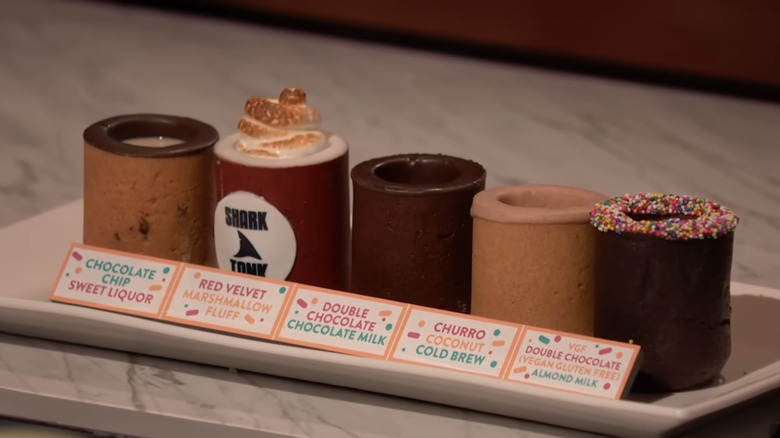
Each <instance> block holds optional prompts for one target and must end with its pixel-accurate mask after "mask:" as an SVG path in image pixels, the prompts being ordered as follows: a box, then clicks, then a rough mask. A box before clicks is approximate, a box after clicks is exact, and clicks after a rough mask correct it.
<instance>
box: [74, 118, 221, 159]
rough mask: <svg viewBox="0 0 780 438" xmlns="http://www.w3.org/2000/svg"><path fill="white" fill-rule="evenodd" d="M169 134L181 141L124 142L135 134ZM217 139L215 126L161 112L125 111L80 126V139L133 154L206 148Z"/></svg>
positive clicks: (154, 154) (163, 154)
mask: <svg viewBox="0 0 780 438" xmlns="http://www.w3.org/2000/svg"><path fill="white" fill-rule="evenodd" d="M155 136H163V137H173V138H178V139H180V140H182V143H179V144H175V145H172V146H165V147H144V146H136V145H131V144H127V143H124V140H127V139H131V138H137V137H155ZM218 140H219V133H218V132H217V130H216V129H215V128H214V127H213V126H211V125H209V124H207V123H203V122H201V121H198V120H195V119H190V118H187V117H179V116H170V115H164V114H128V115H122V116H115V117H110V118H108V119H104V120H101V121H99V122H96V123H93V124H92V125H90V126H88V127H87V129H85V130H84V141H85V142H86V143H89V144H91V145H93V146H95V147H97V148H99V149H102V150H104V151H106V152H110V153H112V154H117V155H128V156H133V157H150V158H152V157H176V156H180V155H190V154H194V153H197V152H200V151H201V150H203V149H206V148H210V147H212V146H214V144H215V143H216V142H217V141H218Z"/></svg>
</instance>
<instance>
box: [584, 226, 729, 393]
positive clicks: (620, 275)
mask: <svg viewBox="0 0 780 438" xmlns="http://www.w3.org/2000/svg"><path fill="white" fill-rule="evenodd" d="M733 245H734V234H733V233H729V234H727V235H725V236H723V237H720V238H717V239H705V240H698V239H697V240H676V241H671V240H664V239H660V238H657V237H653V236H649V235H640V234H633V233H625V234H617V233H613V232H599V233H597V235H596V311H595V335H596V336H597V337H601V338H606V339H613V340H618V341H623V342H628V341H629V340H633V342H634V343H636V344H638V345H640V346H641V347H642V350H643V353H644V354H643V356H644V359H643V361H642V363H641V368H640V370H639V373H638V376H637V381H636V383H635V386H634V389H636V390H640V391H650V392H657V391H663V392H668V391H681V390H686V389H691V388H694V387H697V386H699V385H703V384H706V383H708V382H711V381H712V380H714V379H715V378H717V377H718V376H719V374H720V371H721V370H722V369H723V366H724V365H725V363H726V360H727V359H728V357H729V355H730V353H731V320H730V316H731V307H730V281H731V260H732V251H733Z"/></svg>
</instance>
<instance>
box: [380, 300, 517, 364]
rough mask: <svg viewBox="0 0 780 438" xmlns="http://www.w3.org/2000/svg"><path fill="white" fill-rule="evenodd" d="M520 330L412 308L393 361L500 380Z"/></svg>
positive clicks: (469, 318)
mask: <svg viewBox="0 0 780 438" xmlns="http://www.w3.org/2000/svg"><path fill="white" fill-rule="evenodd" d="M519 331H520V327H519V326H515V325H510V324H503V323H500V322H498V321H493V320H489V319H482V318H478V317H474V316H469V315H465V314H461V313H454V312H446V311H441V310H434V309H430V308H425V307H417V306H412V307H411V310H410V311H409V316H408V317H407V319H406V322H405V323H404V325H403V328H402V330H401V335H400V337H399V339H398V342H397V344H396V346H395V348H394V350H393V354H392V356H391V358H392V359H393V360H397V361H401V362H412V363H417V364H424V365H432V366H437V367H441V368H450V369H457V370H461V371H468V372H472V373H477V374H485V375H488V376H493V377H499V376H500V375H501V372H502V370H503V369H504V367H505V365H506V363H507V358H508V357H509V354H510V353H511V350H512V346H513V345H514V342H515V340H516V338H517V336H518V334H519Z"/></svg>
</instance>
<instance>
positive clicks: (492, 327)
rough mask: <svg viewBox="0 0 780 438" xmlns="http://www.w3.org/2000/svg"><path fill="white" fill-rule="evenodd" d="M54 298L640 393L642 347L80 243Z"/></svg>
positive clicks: (536, 380)
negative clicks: (635, 382)
mask: <svg viewBox="0 0 780 438" xmlns="http://www.w3.org/2000/svg"><path fill="white" fill-rule="evenodd" d="M50 299H51V300H52V301H59V302H65V303H71V304H78V305H82V306H86V307H92V308H97V309H104V310H111V311H115V312H120V313H126V314H133V315H138V316H144V317H150V318H155V319H162V320H165V321H171V322H176V323H179V324H184V325H188V326H195V327H203V328H209V329H212V330H215V331H218V332H224V333H235V334H241V335H244V336H250V337H254V338H264V339H270V340H273V341H279V342H283V343H287V344H291V345H300V346H306V347H312V348H317V349H320V350H329V351H336V352H340V353H345V354H351V355H355V356H364V357H372V358H376V359H384V360H389V361H396V362H404V363H412V364H419V365H426V366H433V367H439V368H445V369H450V370H455V371H462V372H468V373H473V374H478V375H482V376H485V377H488V378H495V379H502V380H504V381H506V384H517V383H520V384H527V385H535V386H543V387H547V388H551V389H558V390H563V391H569V392H576V393H581V394H587V395H592V396H597V397H604V398H613V399H618V398H621V397H622V396H623V395H624V394H625V393H626V392H627V391H628V389H630V386H629V385H630V383H631V379H632V377H633V375H634V371H635V370H634V368H635V367H636V365H637V361H638V357H639V352H640V347H639V346H638V345H633V344H625V343H621V342H615V341H608V340H604V339H597V338H592V337H587V336H580V335H575V334H569V333H564V332H557V331H555V330H547V329H542V328H536V327H528V326H523V325H518V324H512V323H506V322H502V321H495V320H491V319H487V318H481V317H476V316H472V315H468V314H461V313H455V312H447V311H442V310H438V309H431V308H427V307H421V306H415V305H409V304H406V303H400V302H396V301H390V300H383V299H378V298H373V297H368V296H364V295H356V294H351V293H347V292H341V291H335V290H329V289H323V288H318V287H314V286H306V285H301V284H296V283H291V282H287V281H284V280H276V279H271V278H266V277H260V276H257V275H251V274H248V273H238V272H231V271H227V270H219V269H214V268H209V267H203V266H196V265H191V264H187V263H182V262H176V261H171V260H164V259H158V258H151V257H146V256H142V255H137V254H129V253H123V252H119V251H113V250H108V249H102V248H95V247H91V246H87V245H81V244H74V245H72V246H71V249H70V250H69V252H68V254H67V257H66V259H65V262H64V263H63V265H62V270H61V271H60V276H59V278H58V280H57V282H56V284H55V286H54V289H53V290H52V293H51V296H50ZM510 382H514V383H510Z"/></svg>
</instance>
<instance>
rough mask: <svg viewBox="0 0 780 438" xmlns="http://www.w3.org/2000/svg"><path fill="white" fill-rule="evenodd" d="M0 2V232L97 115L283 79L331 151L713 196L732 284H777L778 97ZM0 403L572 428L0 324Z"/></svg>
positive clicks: (126, 429) (64, 176)
mask: <svg viewBox="0 0 780 438" xmlns="http://www.w3.org/2000/svg"><path fill="white" fill-rule="evenodd" d="M0 10H1V11H3V13H2V14H0V55H1V56H2V63H1V64H0V91H2V96H3V98H2V100H0V141H2V147H1V148H0V202H1V203H2V205H3V208H2V209H0V227H4V226H7V225H10V224H12V223H14V222H17V221H20V220H24V219H26V218H28V217H30V216H32V215H35V214H37V213H41V212H44V211H46V210H49V209H51V208H53V207H56V206H60V205H63V204H66V203H69V202H71V201H73V200H76V199H78V198H80V197H81V194H82V182H83V180H82V170H83V167H82V137H81V133H82V131H83V129H84V128H85V127H86V126H88V125H89V124H91V123H93V122H95V121H97V120H100V119H103V118H106V117H110V116H113V115H118V114H128V113H136V112H157V113H168V114H175V115H183V116H189V117H193V118H197V119H200V120H202V121H205V122H208V123H211V124H213V125H214V126H215V127H216V128H217V129H218V130H219V131H220V132H221V133H222V134H223V135H227V134H229V133H231V132H233V131H234V130H235V125H236V122H237V120H238V118H239V117H240V115H241V112H242V109H243V104H244V101H245V100H246V98H247V97H248V96H252V95H275V94H277V93H278V92H279V91H280V90H281V89H282V88H284V87H287V86H291V85H297V86H302V87H304V88H305V89H306V90H307V93H308V95H309V101H310V103H311V104H312V105H314V106H316V107H317V108H319V109H320V110H321V111H322V113H323V114H324V125H325V126H326V127H327V128H328V129H329V130H331V131H334V132H336V133H339V134H340V135H341V136H343V137H345V138H346V139H347V140H348V141H349V143H350V146H351V162H352V164H353V165H354V164H356V163H358V162H360V161H363V160H365V159H368V158H373V157H377V156H382V155H389V154H393V153H400V152H439V153H446V154H450V155H457V156H462V157H466V158H471V159H475V160H476V161H479V162H481V163H482V164H483V165H484V166H485V167H486V169H487V171H488V175H489V176H488V185H489V186H494V185H504V184H523V183H555V184H567V185H575V186H580V187H585V188H589V189H592V190H596V191H600V192H603V193H605V194H608V195H620V194H624V193H637V192H644V191H653V192H672V193H684V194H690V195H696V196H702V197H707V198H711V199H714V200H716V201H719V202H722V203H723V204H725V205H727V206H729V207H731V208H732V209H734V210H735V211H736V212H737V214H738V215H739V216H740V218H741V223H740V225H739V228H738V231H737V235H736V244H735V256H734V264H733V273H732V278H733V279H734V280H736V281H740V282H744V283H752V284H758V285H762V286H769V287H773V288H780V176H778V175H780V174H779V173H778V170H777V169H778V165H779V164H780V147H778V146H777V139H778V138H780V105H777V104H771V103H762V102H755V101H749V100H741V99H736V98H729V97H722V96H714V95H707V94H701V93H695V92H687V91H681V90H672V89H667V88H662V87H654V86H648V85H638V84H633V83H626V82H618V81H613V80H606V79H600V78H593V77H584V76H579V75H574V74H565V73H558V72H551V71H543V70H537V69H532V68H523V67H518V66H509V65H504V64H500V63H493V62H487V61H477V60H473V59H465V58H458V57H453V56H446V55H440V54H432V53H427V52H422V51H414V50H408V49H400V48H394V47H389V46H383V45H378V44H369V43H362V42H355V41H347V40H340V39H335V38H329V37H323V36H315V35H310V34H304V33H296V32H291V31H282V30H278V29H270V28H265V27H261V26H258V25H252V24H247V23H236V22H227V21H222V20H217V19H209V18H203V17H195V16H186V15H181V14H173V13H167V12H161V11H156V10H149V9H143V8H136V7H126V6H116V5H110V4H103V3H91V2H77V1H71V2H61V1H39V0H36V1H28V2H17V1H15V0H0ZM6 254H7V253H6ZM33 403H34V404H36V407H35V408H33V407H32V404H33ZM771 409H774V412H775V413H776V412H777V411H780V397H778V396H775V397H773V398H770V399H768V401H767V402H765V403H763V404H759V405H756V406H755V407H754V408H752V410H750V411H743V412H742V413H738V414H737V415H731V416H729V417H728V418H727V419H723V420H721V421H719V422H718V423H717V424H716V425H715V426H712V425H711V426H707V427H705V428H704V429H701V430H700V431H699V432H697V433H696V434H697V435H700V436H715V435H717V436H728V435H720V433H725V432H728V431H731V432H734V431H736V430H738V431H740V435H741V436H764V434H765V430H766V425H767V424H768V422H769V417H768V415H769V414H768V412H772V411H771ZM3 414H5V415H11V414H13V415H19V416H23V417H25V418H31V419H37V420H43V421H65V419H66V418H71V419H78V421H79V422H80V423H79V424H78V425H80V426H82V427H89V428H96V429H99V430H107V431H111V432H114V433H127V434H137V435H141V436H179V435H181V436H192V437H195V436H215V435H220V436H224V437H228V436H249V435H250V432H251V431H252V430H263V431H266V432H267V433H269V436H273V434H276V435H278V436H318V437H321V436H361V437H362V436H374V437H379V436H417V435H421V436H422V435H428V433H427V431H435V434H436V435H440V436H453V437H457V436H464V437H466V436H472V435H474V436H585V434H583V433H580V432H573V431H564V430H561V429H557V428H552V427H548V426H542V425H537V424H533V423H529V422H523V421H519V420H512V419H507V418H501V417H495V416H490V415H485V414H479V413H474V412H469V411H464V410H461V409H451V408H447V407H442V406H436V405H430V404H426V403H420V402H414V401H409V400H401V399H396V398H391V397H384V396H381V395H375V394H365V393H360V392H356V391H350V390H345V389H339V388H332V387H327V386H322V385H313V384H308V383H302V382H295V381H289V380H284V379H277V378H273V377H268V376H260V375H251V374H243V373H242V374H231V373H229V372H227V371H226V370H220V369H216V368H210V367H203V366H198V365H192V364H185V363H180V362H174V361H168V360H162V359H153V358H147V357H142V356H136V355H127V354H123V353H118V352H108V351H102V350H96V349H91V348H86V347H78V346H73V345H66V344H59V343H53V342H48V341H39V340H31V339H27V338H21V337H16V336H10V335H2V334H0V415H3ZM73 421H76V420H73ZM220 425H222V426H221V427H219V426H220ZM729 428H731V429H729ZM762 428H763V429H762ZM172 430H175V431H178V432H177V433H172V432H171V431H172ZM523 431H525V432H523ZM724 431H725V432H724ZM716 432H717V433H716ZM707 433H709V435H707ZM751 433H756V434H758V435H751Z"/></svg>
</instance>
